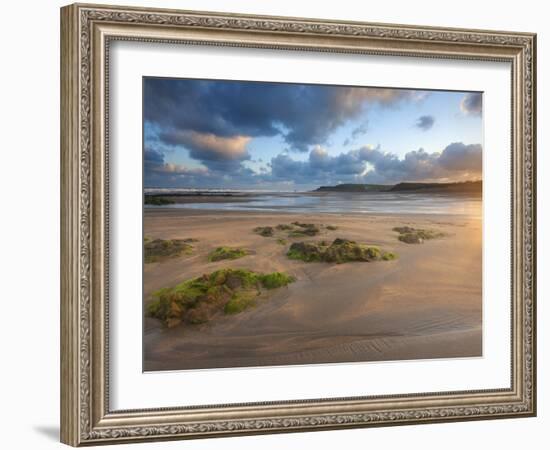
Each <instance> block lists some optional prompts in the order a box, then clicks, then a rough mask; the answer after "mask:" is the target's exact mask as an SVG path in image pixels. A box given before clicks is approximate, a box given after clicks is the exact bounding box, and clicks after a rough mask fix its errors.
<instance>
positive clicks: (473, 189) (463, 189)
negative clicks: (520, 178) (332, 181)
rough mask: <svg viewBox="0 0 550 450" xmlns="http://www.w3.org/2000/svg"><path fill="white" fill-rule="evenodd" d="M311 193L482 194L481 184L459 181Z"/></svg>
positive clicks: (361, 186) (323, 189)
mask: <svg viewBox="0 0 550 450" xmlns="http://www.w3.org/2000/svg"><path fill="white" fill-rule="evenodd" d="M313 192H434V193H447V192H449V193H461V194H462V193H466V194H479V195H481V192H482V182H481V180H477V181H461V182H454V183H409V182H404V183H397V184H393V185H388V184H353V183H345V184H337V185H335V186H321V187H319V188H317V189H315V190H314V191H313Z"/></svg>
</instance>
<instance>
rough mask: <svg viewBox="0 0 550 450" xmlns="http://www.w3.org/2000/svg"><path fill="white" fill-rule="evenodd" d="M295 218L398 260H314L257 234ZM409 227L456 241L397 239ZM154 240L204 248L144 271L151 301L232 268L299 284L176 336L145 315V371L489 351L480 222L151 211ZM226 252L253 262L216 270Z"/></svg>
mask: <svg viewBox="0 0 550 450" xmlns="http://www.w3.org/2000/svg"><path fill="white" fill-rule="evenodd" d="M293 221H302V222H311V223H317V224H325V225H333V226H336V227H337V230H327V229H323V230H322V232H321V234H320V235H319V236H316V237H311V238H307V239H306V240H313V241H316V240H319V239H325V240H328V241H331V240H333V239H335V238H337V237H341V238H347V239H352V240H356V241H357V242H362V243H368V244H372V245H377V246H379V247H380V248H382V249H384V250H386V251H392V252H395V253H397V254H398V258H397V259H396V260H393V261H376V262H352V263H344V264H330V263H323V262H318V263H317V262H316V263H306V262H303V261H295V260H290V259H288V258H287V257H286V251H287V250H288V247H289V245H290V243H291V242H292V240H289V243H288V244H287V245H281V244H280V243H278V242H277V239H274V238H266V237H262V236H260V235H258V234H257V233H254V232H253V229H254V228H255V227H258V226H275V225H277V224H279V223H291V222H293ZM397 226H411V227H417V228H427V229H433V230H437V231H441V232H443V233H445V235H446V236H445V237H443V238H441V239H433V240H430V241H426V242H424V243H422V244H418V245H411V244H406V243H403V242H400V241H399V240H398V239H397V234H396V233H395V232H394V231H392V228H394V227H397ZM144 234H145V235H146V236H148V237H150V238H151V239H157V238H158V239H187V238H194V239H197V240H198V242H196V243H195V244H193V245H194V246H195V251H194V253H193V254H191V255H184V256H181V257H177V258H172V259H169V260H165V261H162V262H158V263H151V264H145V265H144V297H143V301H144V305H147V304H148V303H149V302H151V301H152V300H153V297H152V293H153V292H155V291H156V290H158V289H161V288H165V287H172V286H175V285H176V284H178V283H181V282H182V281H184V280H187V279H189V278H193V277H197V276H200V275H202V274H205V273H210V272H213V271H215V270H217V269H220V268H225V267H231V268H245V269H250V270H255V271H260V272H273V271H281V272H286V273H288V274H290V275H293V276H294V277H295V278H296V282H294V283H292V284H290V285H288V286H286V287H283V288H280V289H277V290H276V291H274V292H273V294H272V295H271V296H270V297H269V299H266V300H262V301H261V302H260V303H259V304H258V305H257V306H255V307H254V308H251V309H248V310H245V311H243V312H241V313H239V314H235V315H224V314H223V313H220V314H219V315H217V316H216V317H214V318H213V320H210V321H209V322H208V323H205V324H202V325H192V326H190V325H181V326H176V327H173V328H166V327H163V326H162V324H161V322H160V321H159V320H157V319H153V318H150V317H145V319H144V370H145V371H153V370H178V369H197V368H214V367H243V366H266V365H288V364H313V363H337V362H356V361H381V360H403V359H426V358H450V357H475V356H481V355H482V333H481V326H482V300H481V294H482V290H481V280H482V271H481V267H482V246H481V220H480V218H479V217H475V216H474V217H472V216H464V215H442V214H417V215H413V214H406V215H398V214H345V215H344V214H325V213H320V214H319V213H313V214H307V213H297V214H292V213H287V212H284V213H283V212H281V213H276V212H255V211H217V210H212V211H201V210H193V209H170V208H146V209H145V212H144ZM300 240H304V239H300ZM218 246H235V247H242V248H246V249H249V250H250V253H251V254H249V255H247V256H245V257H243V258H240V259H237V260H223V261H218V262H209V261H208V258H207V255H208V253H209V252H211V251H212V250H213V249H214V248H216V247H218Z"/></svg>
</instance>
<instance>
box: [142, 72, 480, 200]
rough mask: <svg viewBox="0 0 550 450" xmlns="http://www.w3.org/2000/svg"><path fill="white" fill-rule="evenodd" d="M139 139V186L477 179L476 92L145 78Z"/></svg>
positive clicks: (286, 187)
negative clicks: (141, 169)
mask: <svg viewBox="0 0 550 450" xmlns="http://www.w3.org/2000/svg"><path fill="white" fill-rule="evenodd" d="M143 138H144V148H143V152H144V186H145V187H146V188H155V187H156V188H199V189H204V188H218V189H250V190H281V191H293V190H297V191H299V190H310V189H314V188H316V187H318V186H322V185H335V184H340V183H373V184H395V183H399V182H403V181H426V182H450V181H465V180H478V179H481V161H482V139H483V128H482V94H481V93H475V92H456V91H427V90H416V89H392V88H379V87H376V88H373V87H349V86H329V85H314V84H290V83H267V82H251V81H226V80H197V79H172V78H148V77H147V78H144V79H143Z"/></svg>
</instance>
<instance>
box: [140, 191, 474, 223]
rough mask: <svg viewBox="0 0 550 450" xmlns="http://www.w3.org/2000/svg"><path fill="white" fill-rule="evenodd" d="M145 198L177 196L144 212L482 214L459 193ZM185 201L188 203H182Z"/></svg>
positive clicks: (233, 193)
mask: <svg viewBox="0 0 550 450" xmlns="http://www.w3.org/2000/svg"><path fill="white" fill-rule="evenodd" d="M145 194H166V195H175V194H179V195H181V197H180V198H179V199H178V201H177V203H173V204H169V205H162V206H154V205H145V207H146V208H176V209H180V208H183V209H193V210H218V211H266V212H267V211H269V212H289V213H335V214H344V213H348V214H349V213H353V214H369V213H371V214H372V213H379V214H442V215H465V216H479V217H480V216H481V213H482V197H481V196H479V195H472V194H462V193H461V194H447V193H433V192H430V193H427V192H418V191H417V192H357V193H355V192H270V191H237V190H215V189H210V190H200V191H199V190H197V191H195V190H191V189H178V190H176V189H146V190H145ZM186 197H188V198H189V199H190V200H191V199H192V201H186V200H185V198H186ZM167 198H169V197H167ZM203 199H204V200H203Z"/></svg>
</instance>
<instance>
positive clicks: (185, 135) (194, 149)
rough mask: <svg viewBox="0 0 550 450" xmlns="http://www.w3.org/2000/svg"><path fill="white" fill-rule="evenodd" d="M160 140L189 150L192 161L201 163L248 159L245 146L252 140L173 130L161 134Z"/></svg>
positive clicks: (244, 137)
mask: <svg viewBox="0 0 550 450" xmlns="http://www.w3.org/2000/svg"><path fill="white" fill-rule="evenodd" d="M161 138H162V140H163V141H165V142H167V143H169V144H172V145H183V146H184V147H186V148H188V149H189V150H190V156H191V157H192V158H193V159H197V160H200V161H203V162H206V161H223V160H244V159H249V158H250V155H249V154H248V152H247V151H246V145H247V144H248V143H249V142H250V139H252V138H251V137H249V136H227V137H225V136H216V135H215V134H212V133H198V132H196V131H191V130H184V131H179V130H173V131H170V132H167V133H164V134H162V135H161Z"/></svg>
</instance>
